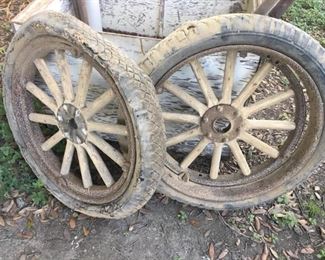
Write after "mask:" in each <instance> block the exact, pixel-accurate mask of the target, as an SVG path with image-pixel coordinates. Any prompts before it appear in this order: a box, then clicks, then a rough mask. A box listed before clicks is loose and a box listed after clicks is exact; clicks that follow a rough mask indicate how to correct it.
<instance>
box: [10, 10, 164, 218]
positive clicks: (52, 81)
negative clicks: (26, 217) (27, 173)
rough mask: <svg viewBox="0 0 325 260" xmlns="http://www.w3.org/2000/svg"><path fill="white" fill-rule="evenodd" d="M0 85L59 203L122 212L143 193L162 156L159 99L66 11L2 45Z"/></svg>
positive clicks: (140, 201) (138, 203)
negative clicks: (4, 59) (4, 47)
mask: <svg viewBox="0 0 325 260" xmlns="http://www.w3.org/2000/svg"><path fill="white" fill-rule="evenodd" d="M4 87H5V89H4V90H5V95H4V100H5V107H6V112H7V118H8V121H9V124H10V127H11V129H12V131H13V134H14V137H15V140H16V141H17V144H18V145H19V147H20V149H21V152H22V154H23V156H24V157H25V159H26V161H27V162H28V163H29V165H30V166H31V168H32V170H33V171H34V172H35V174H36V175H37V176H38V177H39V178H40V179H41V180H42V181H43V182H44V184H45V186H46V187H47V188H48V189H49V191H50V192H51V193H52V194H53V195H55V196H56V197H57V198H58V199H59V200H61V201H62V202H63V203H64V204H66V205H67V206H69V207H71V208H73V209H75V210H77V211H80V212H83V213H85V214H88V215H91V216H97V217H105V218H122V217H126V216H128V215H130V214H132V213H134V212H135V211H137V210H138V209H139V208H141V207H142V206H143V205H144V204H145V203H146V202H147V201H148V200H149V199H150V197H151V196H152V194H153V193H154V191H155V189H156V186H157V185H158V182H159V180H160V176H161V173H162V171H161V169H162V166H163V161H164V159H163V158H164V143H165V142H164V132H163V129H162V128H161V127H160V126H161V124H162V117H161V113H160V108H159V104H158V100H157V98H156V96H155V93H154V89H153V86H152V84H151V82H150V80H149V78H148V77H147V76H146V75H145V74H144V73H143V72H142V71H141V70H140V69H139V68H138V67H137V66H136V64H134V63H133V62H132V61H130V60H128V58H127V57H125V56H123V55H122V54H120V53H119V51H118V50H117V49H115V47H113V46H112V45H111V44H110V43H109V42H107V41H105V40H104V39H103V38H102V37H101V36H100V35H99V34H97V33H96V32H94V31H92V30H91V28H89V27H88V26H86V25H85V24H83V23H82V22H80V21H79V20H77V19H76V18H73V17H71V16H66V15H63V14H58V13H53V12H49V13H48V12H45V13H41V14H39V15H37V16H34V17H33V18H32V19H31V20H29V21H28V22H27V23H26V24H24V25H23V26H22V28H21V29H20V30H19V31H18V32H17V33H16V35H15V36H14V38H13V41H12V43H11V45H10V47H9V51H8V55H7V62H6V67H5V73H4ZM121 138H122V139H123V140H126V141H125V144H124V145H123V147H122V146H120V145H119V143H118V140H119V139H121ZM156 142H157V143H159V145H156V146H151V143H156ZM149 144H150V145H149ZM148 146H149V147H148Z"/></svg>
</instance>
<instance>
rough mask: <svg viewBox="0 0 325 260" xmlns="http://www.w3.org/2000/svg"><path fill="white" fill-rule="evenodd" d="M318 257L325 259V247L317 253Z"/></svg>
mask: <svg viewBox="0 0 325 260" xmlns="http://www.w3.org/2000/svg"><path fill="white" fill-rule="evenodd" d="M317 258H318V259H321V260H325V248H322V249H321V250H320V251H319V253H318V254H317Z"/></svg>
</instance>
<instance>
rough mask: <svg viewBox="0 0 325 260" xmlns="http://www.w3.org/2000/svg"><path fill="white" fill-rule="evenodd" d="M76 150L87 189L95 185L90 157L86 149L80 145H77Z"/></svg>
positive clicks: (83, 181) (83, 182)
mask: <svg viewBox="0 0 325 260" xmlns="http://www.w3.org/2000/svg"><path fill="white" fill-rule="evenodd" d="M76 150H77V155H78V161H79V166H80V173H81V179H82V184H83V186H84V188H85V189H88V188H90V187H91V186H93V182H92V179H91V174H90V170H89V164H88V157H87V154H86V151H85V149H84V148H83V147H81V146H80V145H76Z"/></svg>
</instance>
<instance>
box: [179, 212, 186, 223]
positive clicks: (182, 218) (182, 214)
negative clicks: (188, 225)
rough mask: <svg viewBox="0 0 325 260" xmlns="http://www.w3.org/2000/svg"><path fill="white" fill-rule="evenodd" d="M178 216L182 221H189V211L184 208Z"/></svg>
mask: <svg viewBox="0 0 325 260" xmlns="http://www.w3.org/2000/svg"><path fill="white" fill-rule="evenodd" d="M177 218H178V219H179V220H180V221H183V222H185V221H187V220H188V216H187V213H186V212H185V211H183V210H180V211H179V212H178V214H177Z"/></svg>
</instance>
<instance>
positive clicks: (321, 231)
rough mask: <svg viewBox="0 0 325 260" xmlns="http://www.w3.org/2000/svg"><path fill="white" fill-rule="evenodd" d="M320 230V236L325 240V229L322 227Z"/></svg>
mask: <svg viewBox="0 0 325 260" xmlns="http://www.w3.org/2000/svg"><path fill="white" fill-rule="evenodd" d="M319 229H320V235H321V237H322V239H323V240H325V229H324V228H322V227H319Z"/></svg>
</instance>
